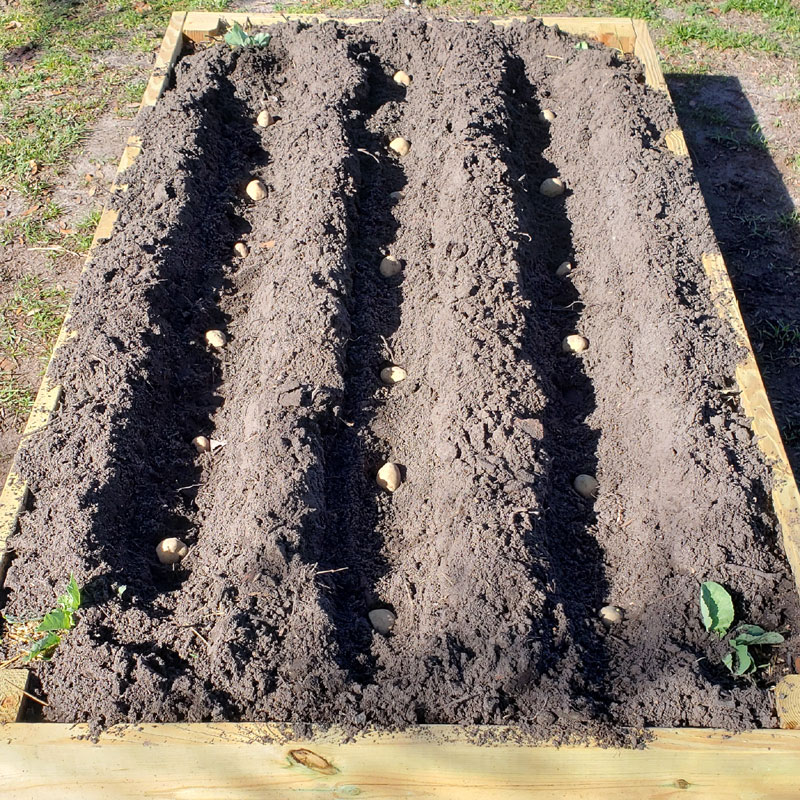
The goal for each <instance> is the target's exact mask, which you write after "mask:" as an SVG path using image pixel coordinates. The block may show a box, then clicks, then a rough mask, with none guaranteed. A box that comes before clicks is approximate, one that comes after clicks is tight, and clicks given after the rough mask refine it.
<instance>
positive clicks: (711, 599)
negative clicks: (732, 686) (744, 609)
mask: <svg viewBox="0 0 800 800" xmlns="http://www.w3.org/2000/svg"><path fill="white" fill-rule="evenodd" d="M700 616H701V618H702V620H703V627H705V629H706V630H707V631H710V632H711V633H716V634H717V636H719V637H720V639H722V638H724V637H725V636H726V634H727V633H728V631H729V629H730V627H731V625H732V624H733V619H734V610H733V599H732V598H731V596H730V594H729V592H728V590H727V589H726V588H725V587H724V586H722V584H719V583H717V582H716V581H706V582H705V583H703V584H701V586H700ZM733 634H734V635H733V636H731V638H730V639H728V646H729V647H730V649H731V650H730V652H729V653H726V654H725V656H724V657H723V659H722V663H723V664H724V665H725V666H726V667H727V668H728V670H729V671H730V673H731V674H732V675H736V676H737V677H738V676H741V675H752V674H753V673H755V672H756V671H757V670H759V669H763V668H764V667H766V666H767V664H757V663H756V661H755V659H754V658H753V654H752V653H751V652H750V648H751V647H764V646H768V645H775V644H781V643H782V642H783V636H782V635H781V634H780V633H776V632H775V631H765V630H764V629H763V628H762V627H761V626H759V625H749V624H747V623H740V624H739V625H737V626H736V628H735V629H734V631H733Z"/></svg>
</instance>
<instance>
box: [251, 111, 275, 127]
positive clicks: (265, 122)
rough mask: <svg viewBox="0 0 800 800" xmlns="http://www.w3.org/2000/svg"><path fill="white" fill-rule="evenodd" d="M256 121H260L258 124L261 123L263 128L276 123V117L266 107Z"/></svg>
mask: <svg viewBox="0 0 800 800" xmlns="http://www.w3.org/2000/svg"><path fill="white" fill-rule="evenodd" d="M256 122H257V123H258V124H259V125H260V126H261V127H262V128H269V126H270V125H274V124H275V117H273V116H272V114H270V113H269V111H267V110H266V109H264V110H263V111H261V112H260V113H259V115H258V116H257V117H256Z"/></svg>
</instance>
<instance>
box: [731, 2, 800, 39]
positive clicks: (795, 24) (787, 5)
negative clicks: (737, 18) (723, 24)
mask: <svg viewBox="0 0 800 800" xmlns="http://www.w3.org/2000/svg"><path fill="white" fill-rule="evenodd" d="M722 11H723V12H725V13H727V12H728V11H739V12H741V13H743V14H756V15H758V16H760V17H763V18H764V19H768V20H770V21H772V23H773V30H775V31H777V32H779V33H790V34H793V33H795V34H796V33H800V9H799V8H798V7H797V5H796V4H794V3H792V2H791V0H727V2H725V3H724V4H723V6H722Z"/></svg>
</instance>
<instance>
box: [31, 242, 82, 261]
mask: <svg viewBox="0 0 800 800" xmlns="http://www.w3.org/2000/svg"><path fill="white" fill-rule="evenodd" d="M28 250H29V251H30V250H51V251H52V252H54V253H69V254H70V255H71V256H75V257H76V258H83V256H82V255H81V254H80V253H76V252H75V251H74V250H67V248H66V247H62V246H61V245H60V244H53V245H50V246H49V247H29V248H28Z"/></svg>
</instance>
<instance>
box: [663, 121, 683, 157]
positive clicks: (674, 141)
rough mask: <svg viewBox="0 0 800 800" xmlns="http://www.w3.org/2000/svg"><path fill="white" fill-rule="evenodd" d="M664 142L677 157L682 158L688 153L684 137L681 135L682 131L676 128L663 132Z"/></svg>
mask: <svg viewBox="0 0 800 800" xmlns="http://www.w3.org/2000/svg"><path fill="white" fill-rule="evenodd" d="M664 142H665V143H666V145H667V147H668V148H669V149H670V150H671V151H672V153H673V154H674V155H676V156H678V158H683V157H684V156H688V155H689V148H688V147H687V146H686V139H685V138H684V136H683V131H682V130H681V129H680V128H677V129H676V130H674V131H667V132H666V133H665V134H664Z"/></svg>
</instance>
